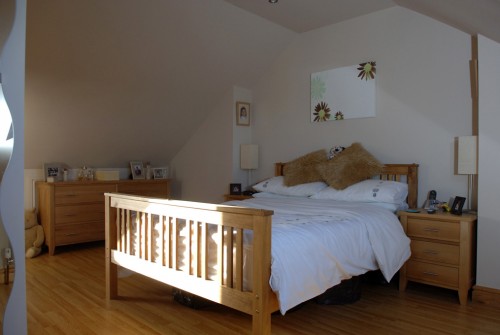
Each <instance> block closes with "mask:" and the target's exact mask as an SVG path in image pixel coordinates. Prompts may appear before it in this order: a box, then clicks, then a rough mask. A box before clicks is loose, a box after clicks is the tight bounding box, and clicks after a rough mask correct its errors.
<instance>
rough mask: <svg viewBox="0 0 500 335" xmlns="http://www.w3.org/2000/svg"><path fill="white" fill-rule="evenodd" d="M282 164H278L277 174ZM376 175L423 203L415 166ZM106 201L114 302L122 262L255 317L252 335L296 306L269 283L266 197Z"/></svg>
mask: <svg viewBox="0 0 500 335" xmlns="http://www.w3.org/2000/svg"><path fill="white" fill-rule="evenodd" d="M284 166H285V165H284V164H283V163H277V164H276V170H275V175H276V176H281V175H283V168H284ZM375 177H376V178H377V179H380V180H388V181H396V182H398V183H405V184H407V185H408V186H407V187H408V190H407V191H408V193H407V195H408V197H407V200H406V202H407V204H408V206H409V207H412V208H416V207H417V184H418V165H417V164H387V165H384V166H383V170H382V172H381V173H380V174H378V175H377V176H375ZM261 201H262V200H261ZM263 201H264V202H270V200H263ZM273 201H274V200H273ZM276 201H278V200H276ZM105 203H106V205H105V216H106V299H107V300H108V301H109V300H111V299H115V298H117V297H118V269H119V267H123V268H126V269H129V270H132V271H134V272H136V273H140V274H142V275H144V276H147V277H150V278H153V279H156V280H158V281H161V282H163V283H165V284H168V285H171V286H173V287H175V288H178V289H181V290H184V291H187V292H190V293H192V294H195V295H197V296H200V297H202V298H205V299H208V300H211V301H214V302H217V303H220V304H223V305H225V306H228V307H230V308H234V309H237V310H239V311H242V312H244V313H246V314H249V315H251V316H252V333H253V334H270V333H271V314H272V313H273V312H275V311H278V310H281V312H282V313H283V312H284V311H285V312H286V310H287V309H289V308H291V306H292V305H293V304H294V303H295V302H293V301H292V302H287V303H286V304H289V305H287V306H286V307H284V308H283V303H282V302H281V301H280V299H281V298H282V296H283V295H285V293H275V292H274V291H273V289H272V287H271V285H272V280H270V279H271V278H272V275H273V274H272V271H271V265H272V262H273V257H274V258H276V255H275V256H272V243H271V240H272V222H273V216H274V211H273V210H271V209H269V208H270V207H269V206H264V205H262V206H259V204H263V202H258V201H257V202H256V203H254V204H253V205H249V206H247V205H246V204H244V203H239V202H238V203H227V204H208V203H196V202H188V201H175V200H167V199H156V198H148V197H140V196H133V195H125V194H114V193H107V194H105ZM244 206H245V207H244ZM251 206H254V207H253V208H252V207H251ZM259 207H263V208H259ZM265 207H269V208H265ZM377 211H378V212H380V213H381V212H382V211H381V210H375V212H377ZM385 211H387V210H385ZM387 212H388V211H387ZM384 215H385V214H384ZM392 215H393V216H394V217H395V215H394V214H392ZM396 220H397V218H396ZM404 243H406V242H404ZM404 243H403V244H404ZM408 246H409V243H408ZM408 250H409V248H408ZM382 253H384V252H382ZM403 254H404V252H403ZM407 256H409V254H407V255H403V256H401V257H402V258H401V259H399V260H398V261H396V263H398V262H399V263H401V262H403V263H404V261H405V260H406V259H404V258H406V257H407ZM275 262H276V260H274V263H275ZM401 265H402V264H401ZM285 267H286V266H285ZM393 267H394V265H393ZM396 267H397V266H396ZM397 270H398V268H397V269H394V268H392V269H390V270H388V272H389V273H390V272H394V271H397ZM349 275H350V274H347V275H346V276H347V277H348V276H349ZM347 277H346V278H347ZM337 279H338V278H337ZM319 290H322V288H319ZM314 294H315V293H314ZM279 296H280V298H279Z"/></svg>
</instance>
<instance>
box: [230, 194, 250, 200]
mask: <svg viewBox="0 0 500 335" xmlns="http://www.w3.org/2000/svg"><path fill="white" fill-rule="evenodd" d="M252 198H253V197H252V196H251V195H243V194H224V201H231V200H245V199H252Z"/></svg>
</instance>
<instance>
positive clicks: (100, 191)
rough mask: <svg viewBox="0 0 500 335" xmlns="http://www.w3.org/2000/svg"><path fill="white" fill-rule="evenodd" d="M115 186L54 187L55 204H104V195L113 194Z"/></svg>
mask: <svg viewBox="0 0 500 335" xmlns="http://www.w3.org/2000/svg"><path fill="white" fill-rule="evenodd" d="M115 191H116V186H115V185H112V184H110V185H71V186H60V187H56V189H55V192H54V198H55V204H56V205H65V204H79V203H88V202H101V203H103V204H104V193H106V192H115Z"/></svg>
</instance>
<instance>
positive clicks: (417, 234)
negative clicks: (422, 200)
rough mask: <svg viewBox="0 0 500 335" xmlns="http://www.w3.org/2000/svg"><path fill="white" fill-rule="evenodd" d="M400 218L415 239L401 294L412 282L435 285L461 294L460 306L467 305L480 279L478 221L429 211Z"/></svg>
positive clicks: (401, 278) (402, 276)
mask: <svg viewBox="0 0 500 335" xmlns="http://www.w3.org/2000/svg"><path fill="white" fill-rule="evenodd" d="M398 215H399V217H400V221H401V224H402V226H403V229H404V231H405V233H406V235H408V237H409V238H410V239H411V258H410V259H409V260H408V261H407V262H406V263H405V265H404V266H403V267H402V268H401V270H400V271H399V290H400V291H404V290H405V289H406V285H407V283H408V281H415V282H420V283H424V284H429V285H435V286H439V287H444V288H448V289H452V290H457V291H458V297H459V301H460V304H462V305H463V304H466V303H467V299H468V293H469V289H470V288H471V287H472V285H473V284H474V281H475V276H476V264H475V259H476V221H477V217H476V216H475V215H471V214H463V215H453V214H450V213H443V212H437V213H435V214H428V213H427V212H426V211H425V210H422V211H420V212H419V213H408V212H404V211H401V212H399V213H398Z"/></svg>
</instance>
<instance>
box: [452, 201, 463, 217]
mask: <svg viewBox="0 0 500 335" xmlns="http://www.w3.org/2000/svg"><path fill="white" fill-rule="evenodd" d="M464 204H465V198H464V197H455V200H453V205H452V206H451V214H455V215H462V208H464Z"/></svg>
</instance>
